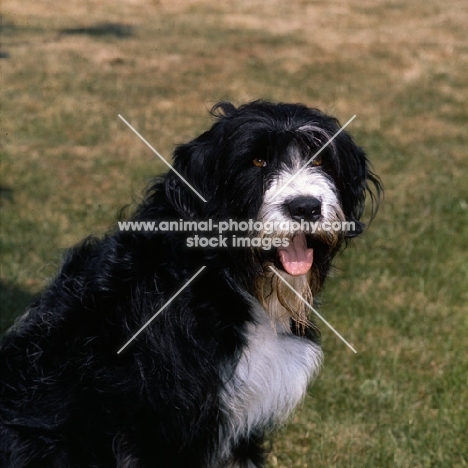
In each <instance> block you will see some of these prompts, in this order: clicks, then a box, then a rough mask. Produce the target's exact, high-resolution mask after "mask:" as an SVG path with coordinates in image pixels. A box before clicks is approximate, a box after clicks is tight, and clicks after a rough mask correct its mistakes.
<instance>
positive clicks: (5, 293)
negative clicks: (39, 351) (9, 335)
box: [0, 280, 35, 335]
mask: <svg viewBox="0 0 468 468" xmlns="http://www.w3.org/2000/svg"><path fill="white" fill-rule="evenodd" d="M34 297H35V296H34V295H33V294H31V293H29V292H27V291H24V290H22V289H20V288H18V287H17V286H15V285H11V284H8V283H5V282H4V281H1V280H0V335H2V334H3V333H5V331H6V330H7V329H8V328H9V327H10V326H11V325H13V322H14V321H15V319H16V317H18V316H19V315H21V314H22V313H24V312H25V311H26V307H27V306H28V305H29V304H30V303H31V302H32V300H33V299H34Z"/></svg>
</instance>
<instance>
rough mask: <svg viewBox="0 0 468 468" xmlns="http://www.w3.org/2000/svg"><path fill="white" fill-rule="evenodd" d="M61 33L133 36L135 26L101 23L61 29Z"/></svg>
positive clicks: (119, 37) (122, 37)
mask: <svg viewBox="0 0 468 468" xmlns="http://www.w3.org/2000/svg"><path fill="white" fill-rule="evenodd" d="M60 34H69V35H88V36H93V37H101V36H113V37H117V38H118V39H124V38H126V37H131V36H133V27H132V26H130V25H128V24H121V23H99V24H96V25H94V26H87V27H79V28H67V29H61V30H60Z"/></svg>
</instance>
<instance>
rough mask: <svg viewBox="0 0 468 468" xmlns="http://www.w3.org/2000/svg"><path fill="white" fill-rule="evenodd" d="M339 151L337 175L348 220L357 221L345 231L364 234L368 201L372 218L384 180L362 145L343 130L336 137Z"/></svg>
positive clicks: (371, 217)
mask: <svg viewBox="0 0 468 468" xmlns="http://www.w3.org/2000/svg"><path fill="white" fill-rule="evenodd" d="M336 147H337V151H338V152H340V153H341V156H340V162H341V163H340V167H339V172H340V173H339V175H338V190H339V192H340V195H341V203H342V207H343V212H344V214H345V217H346V221H349V222H352V223H354V229H350V230H349V231H347V233H346V237H347V238H353V237H356V236H358V235H359V234H361V233H362V232H363V230H364V228H365V226H366V225H365V223H364V222H362V221H361V219H362V216H363V214H364V208H365V205H366V201H370V204H371V207H370V221H371V220H372V219H373V218H374V216H375V215H376V213H377V209H378V207H379V202H380V198H381V195H382V193H383V188H382V184H381V181H380V179H379V177H378V176H377V175H375V174H374V173H373V172H372V170H371V167H370V163H369V160H368V159H367V156H366V154H365V152H364V151H363V149H362V148H360V147H359V146H358V145H356V144H355V143H354V141H353V139H352V138H351V137H350V136H349V135H348V134H347V133H346V132H342V133H341V134H340V135H339V137H338V138H337V142H336Z"/></svg>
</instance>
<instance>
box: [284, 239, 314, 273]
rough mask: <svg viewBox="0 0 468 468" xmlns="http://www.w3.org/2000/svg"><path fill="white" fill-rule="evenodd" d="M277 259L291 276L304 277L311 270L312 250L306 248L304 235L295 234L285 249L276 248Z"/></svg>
mask: <svg viewBox="0 0 468 468" xmlns="http://www.w3.org/2000/svg"><path fill="white" fill-rule="evenodd" d="M278 257H279V261H280V262H281V265H282V266H283V268H284V270H285V271H286V272H287V273H289V274H290V275H293V276H299V275H305V274H306V273H308V272H309V270H310V269H311V268H312V264H313V260H314V250H313V249H311V248H309V247H308V246H307V238H306V235H305V234H304V233H300V234H296V235H295V236H294V237H293V238H292V239H291V240H290V242H289V245H288V246H287V247H279V248H278Z"/></svg>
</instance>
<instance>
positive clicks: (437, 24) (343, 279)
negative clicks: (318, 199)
mask: <svg viewBox="0 0 468 468" xmlns="http://www.w3.org/2000/svg"><path fill="white" fill-rule="evenodd" d="M230 3H232V5H230ZM1 20H2V22H1V27H2V43H3V48H2V57H4V58H1V59H0V67H1V80H2V86H1V97H2V100H1V102H2V108H1V124H0V125H1V127H0V130H1V139H0V144H1V180H0V203H1V219H0V221H1V255H2V257H1V276H0V299H1V306H2V310H1V315H0V320H1V324H0V325H1V329H2V330H5V329H6V328H7V327H8V326H9V325H10V324H11V323H12V322H13V320H14V318H15V317H16V316H17V315H19V314H21V313H22V311H23V310H24V308H25V306H26V305H27V303H28V302H29V301H30V300H31V298H32V297H33V296H34V295H35V294H37V293H38V292H40V290H41V289H42V288H43V287H44V285H45V284H47V281H48V280H49V279H50V278H51V277H52V276H53V275H54V273H55V271H56V269H57V266H58V264H59V262H60V258H61V256H62V255H63V252H64V249H65V248H67V247H69V246H71V245H73V244H74V243H76V242H78V241H79V240H80V239H81V238H82V237H83V236H85V235H87V234H90V233H103V232H105V231H106V230H107V229H108V228H111V227H113V226H114V225H115V222H116V219H117V216H118V213H119V211H120V209H121V208H122V207H123V206H125V205H128V204H129V203H134V202H135V201H137V200H138V197H139V196H140V194H141V192H142V190H143V188H144V186H145V184H146V183H147V181H148V180H149V178H150V177H151V176H152V175H154V174H156V173H158V172H160V171H162V170H164V166H163V165H162V164H161V163H160V162H158V160H157V158H156V157H155V156H154V155H153V153H151V151H150V150H149V149H147V148H146V147H145V146H144V145H143V143H141V141H139V140H138V139H137V137H136V136H135V135H134V134H133V133H132V132H131V131H130V130H129V129H128V128H127V127H126V126H125V124H123V122H122V121H121V120H120V119H119V118H118V117H117V115H118V114H122V116H123V117H125V118H126V119H127V120H128V121H129V122H130V123H131V124H132V125H133V126H134V127H135V128H137V129H138V130H139V131H140V132H141V133H142V134H143V135H144V136H145V138H146V139H147V140H149V141H150V142H151V143H152V144H153V146H154V147H155V148H156V149H157V150H158V151H159V152H161V153H162V154H164V155H165V156H166V157H168V158H169V157H170V155H171V152H172V150H173V148H174V146H175V145H176V144H178V143H180V142H184V141H186V140H188V139H190V138H192V137H194V136H195V135H197V134H198V133H199V132H201V131H202V130H204V129H206V128H207V127H208V126H209V125H210V122H211V120H210V117H209V115H208V113H207V110H208V109H209V108H210V107H211V106H212V104H213V103H214V102H216V101H218V100H221V99H226V100H231V101H233V102H235V103H237V104H240V103H243V102H245V101H248V100H253V99H258V98H264V99H271V100H274V101H289V102H303V103H305V104H307V105H310V106H314V107H319V108H321V109H322V110H324V111H326V112H329V113H332V114H334V115H336V116H337V117H338V118H339V119H340V121H341V122H343V123H344V122H346V121H347V120H348V119H349V118H350V117H351V116H352V115H354V114H356V115H357V118H356V119H355V121H353V123H352V124H351V125H350V127H349V131H350V133H352V134H353V135H354V136H355V138H356V140H357V141H358V143H359V144H360V145H362V146H363V147H364V148H365V149H366V150H367V152H368V154H369V157H370V159H371V160H372V161H373V164H374V168H375V171H376V172H377V173H378V174H379V175H380V176H381V178H382V180H383V182H384V185H385V189H386V193H385V199H384V202H383V203H382V205H381V209H380V211H379V213H378V216H377V218H376V219H375V221H374V222H373V224H372V225H371V226H370V229H369V231H368V232H367V233H366V234H365V236H364V237H362V238H361V239H360V240H357V241H356V242H355V244H354V246H352V247H350V248H349V249H348V250H347V251H346V252H345V253H344V255H343V256H342V257H341V258H340V259H339V260H338V262H337V269H336V272H335V275H334V277H333V278H330V279H329V281H328V283H327V286H326V289H325V291H324V292H323V294H322V298H321V299H322V304H323V305H322V309H321V312H322V313H323V315H324V316H325V317H326V318H327V320H328V321H329V322H331V323H332V324H333V325H334V326H335V327H336V328H337V329H338V331H339V332H340V333H342V334H343V335H344V336H345V338H346V339H347V340H348V341H350V342H351V343H352V344H353V345H354V347H355V348H356V349H357V351H358V353H357V354H356V355H355V354H354V353H352V352H350V351H349V349H347V348H346V346H344V344H343V343H342V342H341V341H339V340H338V339H337V338H336V337H335V335H333V334H332V333H331V332H329V331H328V330H327V329H323V330H322V331H323V345H324V351H325V356H326V358H325V365H324V367H323V370H322V372H321V374H320V376H319V378H318V380H317V382H316V383H315V385H314V386H313V387H312V388H311V390H310V392H309V396H308V398H307V399H306V401H305V403H304V405H303V407H302V408H301V409H300V410H299V411H298V412H297V413H296V414H295V416H294V417H293V418H292V420H291V422H290V423H289V424H288V425H287V426H285V427H284V428H282V429H281V430H280V431H279V433H278V434H277V435H274V436H272V438H271V445H272V447H271V449H272V450H271V455H270V457H269V467H287V468H289V467H310V468H322V467H323V468H330V467H343V468H366V467H369V468H374V467H393V466H395V467H408V468H416V467H418V468H419V467H447V468H452V467H457V468H458V467H466V466H468V448H467V447H468V444H467V443H466V441H465V440H464V439H465V438H466V433H468V429H467V428H468V385H467V384H468V377H467V376H468V339H467V335H468V313H467V312H468V307H467V305H466V304H467V301H468V253H467V250H468V248H467V246H468V153H467V147H468V86H467V77H468V35H467V33H466V24H468V4H467V3H466V2H463V1H461V0H452V1H448V2H447V1H443V0H434V1H429V2H426V1H423V0H414V1H412V2H402V1H396V0H395V1H389V2H380V3H377V2H370V1H367V2H366V1H365V2H362V1H358V0H349V1H345V0H341V1H340V0H332V1H330V2H314V1H310V2H309V1H303V0H292V1H290V2H286V3H285V2H280V1H278V0H268V1H265V2H259V1H256V2H247V1H246V0H241V1H240V2H214V1H213V0H204V1H203V0H200V1H193V0H192V1H190V0H181V1H180V2H171V1H169V0H161V1H151V0H138V1H135V2H124V1H121V0H118V1H116V2H112V3H111V2H107V3H106V2H102V1H100V0H97V1H90V0H86V1H82V2H71V3H63V4H60V3H58V2H53V3H52V4H47V5H46V4H45V3H42V2H32V1H30V0H22V1H19V0H6V1H4V2H3V5H2V18H1Z"/></svg>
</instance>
